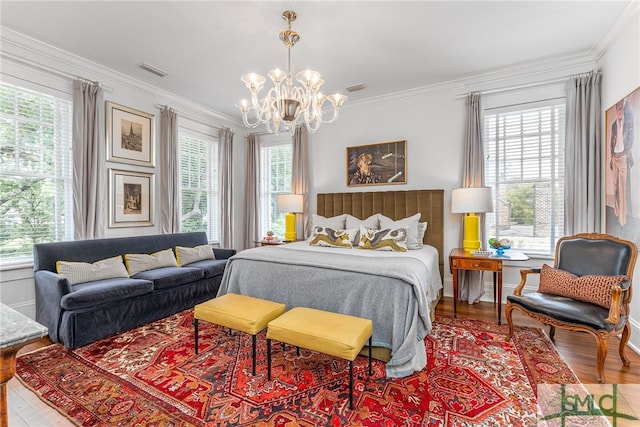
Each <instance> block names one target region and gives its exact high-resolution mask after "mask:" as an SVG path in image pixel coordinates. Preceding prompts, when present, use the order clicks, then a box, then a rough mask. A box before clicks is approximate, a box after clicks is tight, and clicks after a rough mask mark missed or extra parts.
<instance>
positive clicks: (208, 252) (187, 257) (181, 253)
mask: <svg viewBox="0 0 640 427" xmlns="http://www.w3.org/2000/svg"><path fill="white" fill-rule="evenodd" d="M204 259H216V257H215V255H214V254H213V249H211V246H209V245H200V246H195V247H193V248H185V247H183V246H176V261H177V263H178V265H179V266H183V265H187V264H191V263H192V262H196V261H202V260H204Z"/></svg>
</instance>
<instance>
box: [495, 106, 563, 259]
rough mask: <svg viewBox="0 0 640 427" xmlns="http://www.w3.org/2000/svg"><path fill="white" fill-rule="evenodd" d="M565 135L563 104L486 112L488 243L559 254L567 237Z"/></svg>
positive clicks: (528, 250)
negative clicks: (562, 239) (559, 246)
mask: <svg viewBox="0 0 640 427" xmlns="http://www.w3.org/2000/svg"><path fill="white" fill-rule="evenodd" d="M564 136H565V104H564V99H554V100H549V101H544V102H538V103H531V104H521V105H518V106H511V107H506V108H496V109H490V110H485V113H484V150H485V183H486V185H487V186H490V187H493V196H494V210H493V212H492V213H488V214H487V230H486V233H487V238H488V237H496V238H498V239H501V238H507V239H509V240H511V241H512V242H513V247H514V248H515V249H518V250H521V251H526V252H527V253H531V254H539V255H552V254H553V253H554V250H555V243H556V241H557V239H558V238H559V237H560V236H562V235H564ZM485 245H486V242H485Z"/></svg>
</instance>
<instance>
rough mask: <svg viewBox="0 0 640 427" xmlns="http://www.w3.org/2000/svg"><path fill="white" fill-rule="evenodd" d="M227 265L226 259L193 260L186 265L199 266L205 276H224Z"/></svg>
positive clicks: (206, 277)
mask: <svg viewBox="0 0 640 427" xmlns="http://www.w3.org/2000/svg"><path fill="white" fill-rule="evenodd" d="M226 265H227V260H226V259H205V260H203V261H196V262H192V263H191V264H188V265H186V266H185V267H192V268H199V269H201V270H202V271H204V278H205V279H208V278H210V277H215V276H222V273H224V267H225V266H226Z"/></svg>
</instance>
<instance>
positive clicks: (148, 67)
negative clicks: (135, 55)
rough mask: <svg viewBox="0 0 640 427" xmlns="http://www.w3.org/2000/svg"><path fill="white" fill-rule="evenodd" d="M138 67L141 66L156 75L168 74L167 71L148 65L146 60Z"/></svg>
mask: <svg viewBox="0 0 640 427" xmlns="http://www.w3.org/2000/svg"><path fill="white" fill-rule="evenodd" d="M138 67H140V68H142V69H143V70H145V71H148V72H150V73H153V74H155V75H156V76H158V77H164V76H167V75H168V73H165V72H164V71H162V70H161V69H160V68H157V67H154V66H153V65H149V64H147V63H146V62H143V63H142V64H140V65H138Z"/></svg>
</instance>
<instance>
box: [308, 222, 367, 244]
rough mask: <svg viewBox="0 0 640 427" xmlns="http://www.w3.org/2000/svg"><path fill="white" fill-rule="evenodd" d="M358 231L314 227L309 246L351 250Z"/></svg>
mask: <svg viewBox="0 0 640 427" xmlns="http://www.w3.org/2000/svg"><path fill="white" fill-rule="evenodd" d="M357 232H358V230H355V229H353V230H334V229H332V228H329V227H314V228H313V232H312V233H311V237H310V238H309V244H310V245H312V246H326V247H330V248H353V240H354V239H355V236H356V234H357Z"/></svg>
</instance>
